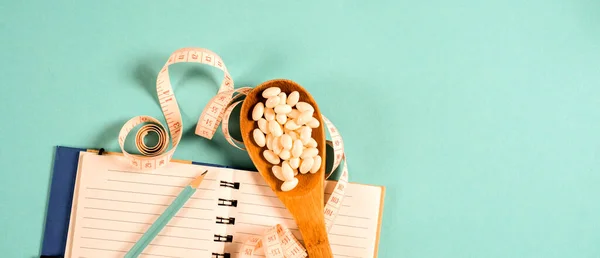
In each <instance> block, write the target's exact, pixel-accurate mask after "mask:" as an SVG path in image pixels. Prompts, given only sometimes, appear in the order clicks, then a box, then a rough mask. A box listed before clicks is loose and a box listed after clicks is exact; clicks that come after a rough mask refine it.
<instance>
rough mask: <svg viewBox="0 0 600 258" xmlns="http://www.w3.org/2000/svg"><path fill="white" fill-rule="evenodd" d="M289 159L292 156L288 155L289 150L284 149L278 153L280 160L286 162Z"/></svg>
mask: <svg viewBox="0 0 600 258" xmlns="http://www.w3.org/2000/svg"><path fill="white" fill-rule="evenodd" d="M291 157H292V154H291V153H290V150H286V149H284V150H282V151H281V152H280V153H279V158H280V159H282V160H288V159H290V158H291Z"/></svg>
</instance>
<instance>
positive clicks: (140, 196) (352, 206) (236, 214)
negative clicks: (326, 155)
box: [65, 152, 384, 258]
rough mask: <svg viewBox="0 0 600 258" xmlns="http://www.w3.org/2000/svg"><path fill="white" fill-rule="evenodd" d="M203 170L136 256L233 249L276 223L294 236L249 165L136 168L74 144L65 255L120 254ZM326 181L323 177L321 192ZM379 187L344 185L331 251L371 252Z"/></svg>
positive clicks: (342, 255)
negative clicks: (79, 149) (74, 171)
mask: <svg viewBox="0 0 600 258" xmlns="http://www.w3.org/2000/svg"><path fill="white" fill-rule="evenodd" d="M205 170H209V173H208V174H207V175H206V177H205V180H204V181H203V182H202V184H201V185H200V187H199V188H198V190H197V191H196V193H195V194H194V196H193V197H192V199H190V200H189V201H188V202H187V203H186V205H185V206H184V208H183V209H181V210H180V211H179V212H178V214H177V215H176V216H175V218H173V219H172V220H171V221H170V223H169V224H168V225H167V226H166V227H165V228H164V229H163V231H161V233H160V234H159V235H158V237H156V238H155V239H154V240H153V242H152V243H151V244H150V245H149V246H148V247H147V248H146V249H145V250H144V252H143V254H142V255H141V256H140V257H220V258H222V257H238V254H239V251H240V249H241V246H242V243H244V242H245V241H246V239H247V238H248V237H249V236H251V235H260V234H262V233H263V232H264V231H265V229H266V228H267V227H268V226H273V225H275V224H276V223H279V224H283V225H285V226H287V227H288V228H290V229H291V230H292V232H293V233H294V235H295V236H296V237H297V238H298V239H299V240H300V241H301V239H302V238H301V235H300V233H299V231H298V230H297V226H296V224H295V223H294V220H293V219H292V217H291V215H290V214H289V213H288V212H287V210H286V209H285V208H284V207H283V205H282V203H281V202H280V201H279V200H278V199H277V197H276V196H275V194H274V193H273V192H272V191H271V189H270V188H269V187H268V186H267V185H266V183H265V182H264V181H263V179H262V177H261V176H260V174H259V173H257V172H252V171H243V170H236V169H231V168H222V167H214V166H203V165H197V164H185V163H178V162H172V163H171V164H169V165H168V166H166V167H165V168H162V169H159V170H156V171H153V172H136V171H133V170H131V168H130V167H129V165H128V163H127V162H125V161H123V160H122V156H119V155H97V154H94V153H91V152H81V153H80V157H79V167H78V172H77V178H76V183H75V189H74V195H73V205H72V210H71V218H70V223H69V232H68V237H67V245H66V250H65V257H77V258H79V257H86V258H93V257H102V258H106V257H123V255H124V254H125V253H126V252H127V251H128V250H129V248H130V247H131V246H132V245H133V244H134V243H135V242H136V241H137V240H138V239H139V237H140V236H141V235H142V234H143V233H144V232H145V230H146V229H147V228H148V227H150V225H151V224H152V223H153V222H154V220H155V219H156V218H157V217H158V216H159V215H160V214H161V213H162V211H163V210H164V209H165V208H166V207H167V206H168V205H169V204H170V203H171V201H172V200H173V199H174V198H175V197H176V196H177V194H179V192H180V191H181V189H182V188H183V187H184V186H185V185H187V184H188V183H189V182H190V180H191V179H193V178H194V177H195V176H197V175H199V174H200V173H201V172H203V171H205ZM333 186H334V182H326V189H325V192H326V193H328V192H329V193H331V191H332V188H333ZM383 195H384V188H383V187H381V186H368V185H361V184H354V183H350V184H349V185H348V188H347V191H346V197H345V198H344V200H343V203H342V208H341V210H340V215H339V216H338V218H337V219H336V221H335V224H334V226H333V227H332V229H331V231H330V232H329V238H330V242H331V247H332V250H333V253H334V256H335V257H336V258H338V257H339V258H346V257H352V258H365V257H376V256H377V246H378V239H379V237H378V236H379V229H380V220H381V215H382V214H381V213H382V206H383ZM327 197H328V195H327V196H326V198H325V200H327ZM220 236H222V237H220ZM218 239H220V241H219V240H218ZM221 241H224V242H221ZM259 254H261V255H262V253H259Z"/></svg>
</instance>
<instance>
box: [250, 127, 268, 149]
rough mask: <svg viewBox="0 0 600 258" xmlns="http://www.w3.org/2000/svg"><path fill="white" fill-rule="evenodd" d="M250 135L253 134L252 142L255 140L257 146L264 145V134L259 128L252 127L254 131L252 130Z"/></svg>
mask: <svg viewBox="0 0 600 258" xmlns="http://www.w3.org/2000/svg"><path fill="white" fill-rule="evenodd" d="M252 135H253V136H254V142H256V144H257V145H258V146H260V147H265V143H266V139H265V134H264V133H263V132H262V131H261V130H260V129H258V128H256V129H254V131H252Z"/></svg>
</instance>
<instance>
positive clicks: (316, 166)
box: [310, 155, 321, 174]
mask: <svg viewBox="0 0 600 258" xmlns="http://www.w3.org/2000/svg"><path fill="white" fill-rule="evenodd" d="M319 168H321V156H319V155H317V156H315V157H314V158H313V165H312V168H311V169H310V173H311V174H314V173H317V171H319Z"/></svg>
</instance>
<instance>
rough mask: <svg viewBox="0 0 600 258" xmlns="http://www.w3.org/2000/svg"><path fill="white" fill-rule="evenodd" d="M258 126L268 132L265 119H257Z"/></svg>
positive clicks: (265, 132)
mask: <svg viewBox="0 0 600 258" xmlns="http://www.w3.org/2000/svg"><path fill="white" fill-rule="evenodd" d="M258 128H259V129H260V130H261V131H262V132H263V133H264V134H269V127H268V126H267V119H264V118H261V119H258Z"/></svg>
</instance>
